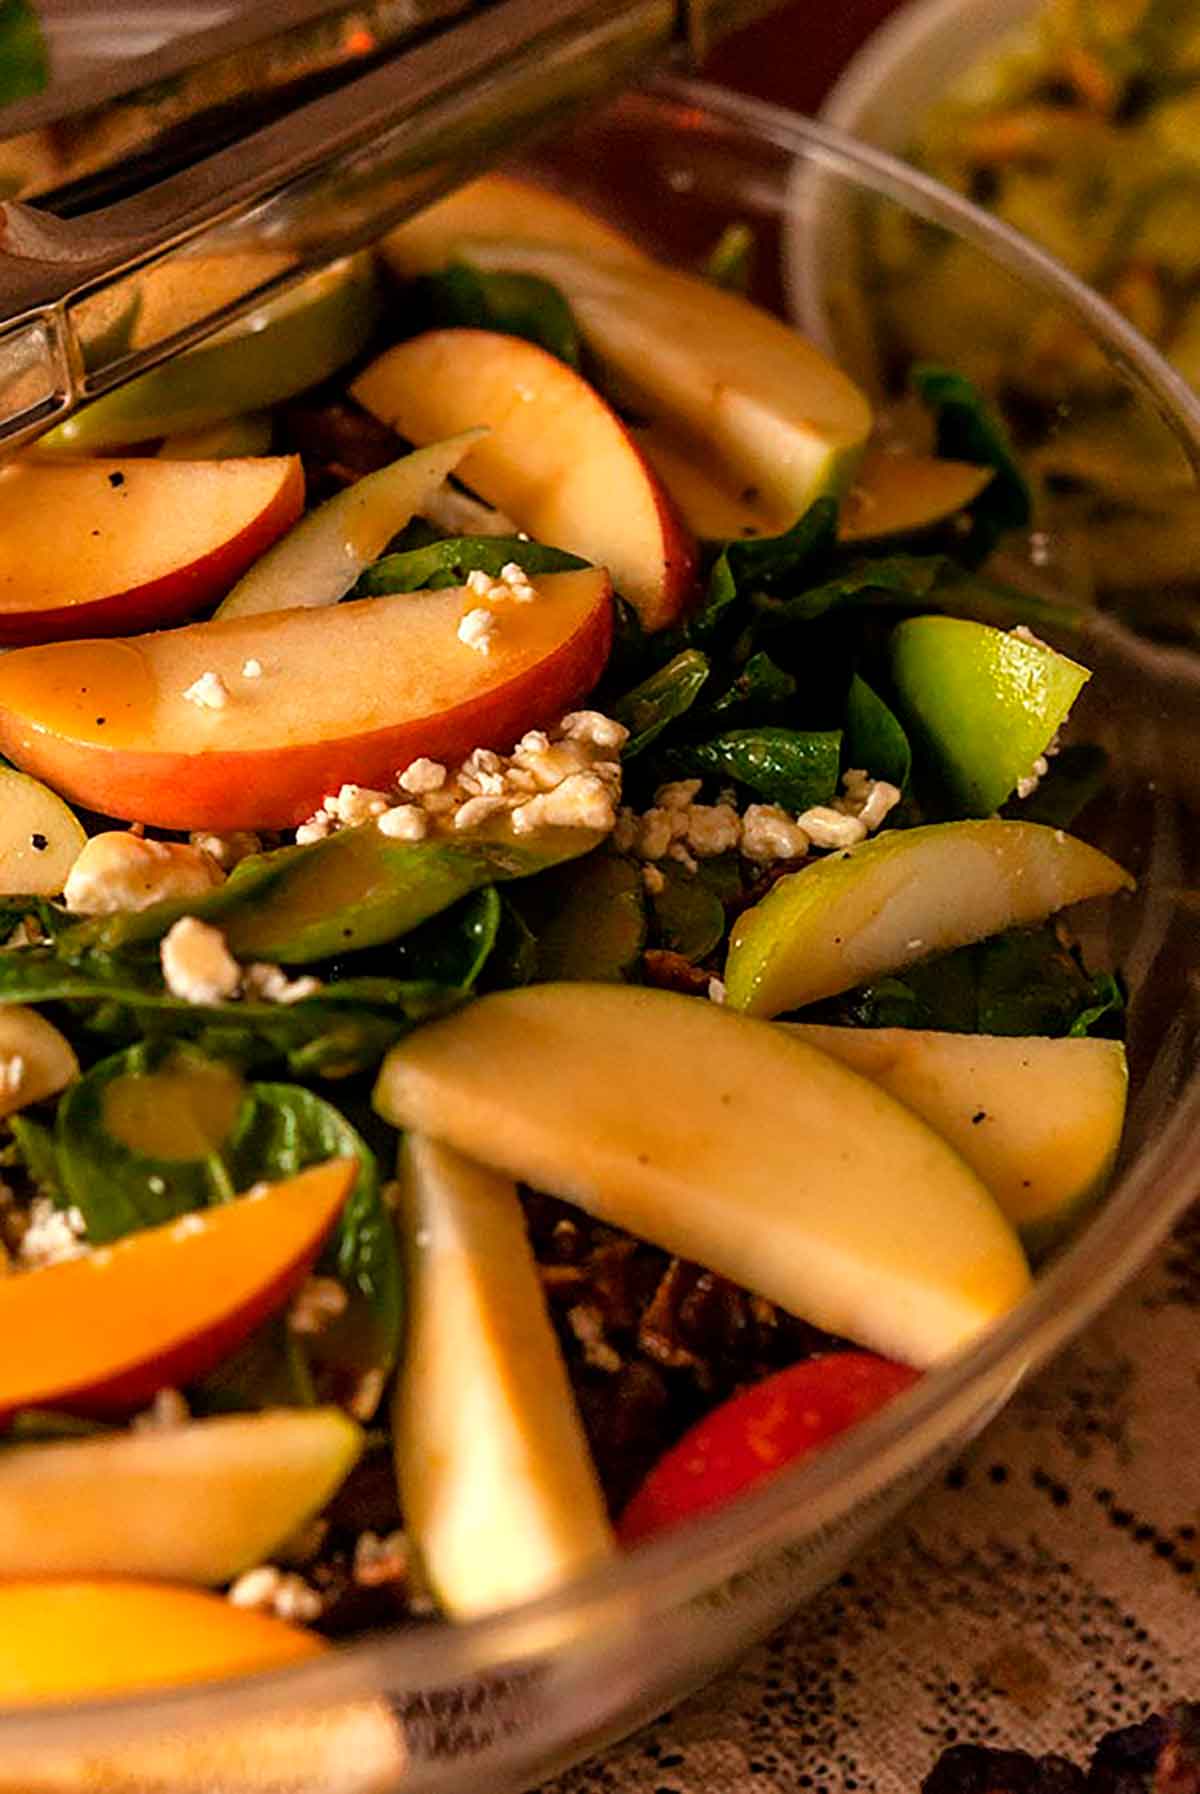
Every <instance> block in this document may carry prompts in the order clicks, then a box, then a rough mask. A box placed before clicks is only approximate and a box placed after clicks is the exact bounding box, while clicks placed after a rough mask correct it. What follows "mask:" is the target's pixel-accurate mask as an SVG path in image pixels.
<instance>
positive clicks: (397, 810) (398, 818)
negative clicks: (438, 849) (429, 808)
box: [375, 804, 429, 841]
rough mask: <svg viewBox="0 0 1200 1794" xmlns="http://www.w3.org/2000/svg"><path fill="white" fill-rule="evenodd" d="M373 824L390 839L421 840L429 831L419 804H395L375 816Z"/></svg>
mask: <svg viewBox="0 0 1200 1794" xmlns="http://www.w3.org/2000/svg"><path fill="white" fill-rule="evenodd" d="M375 826H376V828H377V829H378V830H379V832H380V834H381V835H386V836H387V837H388V839H389V840H390V841H423V840H424V839H425V836H426V835H427V834H428V832H429V824H428V822H427V821H426V820H425V812H424V810H422V809H421V807H420V805H419V804H395V805H393V807H392V808H391V809H390V810H385V811H384V812H383V815H382V816H379V817H377V818H376V823H375Z"/></svg>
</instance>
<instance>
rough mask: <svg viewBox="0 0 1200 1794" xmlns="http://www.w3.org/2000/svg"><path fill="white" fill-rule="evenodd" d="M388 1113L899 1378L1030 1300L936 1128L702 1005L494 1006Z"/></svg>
mask: <svg viewBox="0 0 1200 1794" xmlns="http://www.w3.org/2000/svg"><path fill="white" fill-rule="evenodd" d="M568 1065H569V1066H570V1068H571V1069H570V1076H569V1077H564V1076H563V1067H564V1066H568ZM375 1103H376V1107H377V1108H378V1109H379V1110H380V1112H381V1114H383V1115H384V1116H385V1117H386V1118H387V1120H389V1121H391V1122H392V1123H393V1124H394V1125H395V1126H397V1127H403V1128H416V1129H419V1130H421V1131H422V1132H424V1133H429V1134H432V1135H434V1136H435V1137H436V1138H440V1139H442V1140H444V1141H446V1142H447V1143H448V1144H449V1145H451V1146H453V1147H455V1148H457V1150H458V1151H460V1152H464V1153H468V1154H470V1155H471V1156H472V1157H475V1158H478V1159H480V1160H482V1161H484V1162H485V1163H488V1164H490V1165H493V1166H494V1167H495V1168H496V1169H497V1170H498V1171H502V1172H504V1173H505V1175H507V1176H509V1177H515V1178H518V1179H520V1180H521V1181H522V1182H524V1183H528V1184H531V1185H532V1186H533V1187H534V1188H535V1189H539V1190H547V1191H550V1192H551V1193H553V1194H554V1195H556V1196H561V1197H564V1198H565V1199H566V1200H567V1201H569V1202H574V1203H577V1204H578V1205H579V1206H580V1207H581V1208H583V1209H586V1210H587V1212H588V1213H589V1214H592V1215H595V1216H596V1217H597V1218H598V1219H599V1220H602V1221H607V1222H610V1223H612V1224H613V1225H614V1226H617V1227H624V1228H628V1230H629V1231H630V1232H631V1233H634V1234H637V1235H638V1236H639V1237H640V1238H642V1239H646V1240H650V1241H652V1242H653V1243H654V1244H655V1245H657V1246H661V1247H663V1248H664V1249H665V1250H666V1251H668V1252H676V1253H678V1254H679V1255H680V1256H681V1257H684V1258H689V1259H695V1260H697V1261H698V1262H699V1263H700V1264H703V1265H707V1266H708V1267H709V1268H710V1269H711V1270H714V1271H716V1272H718V1273H719V1274H720V1275H721V1276H723V1277H729V1278H731V1279H732V1280H733V1281H734V1282H735V1283H740V1284H743V1285H745V1287H746V1288H748V1289H751V1290H754V1291H756V1292H757V1293H758V1294H760V1295H763V1296H766V1297H767V1298H768V1299H769V1300H771V1301H773V1302H778V1303H779V1304H780V1305H781V1306H782V1307H784V1308H786V1309H789V1310H790V1311H791V1312H792V1313H794V1314H798V1315H802V1316H803V1317H804V1318H805V1319H806V1320H809V1321H812V1322H813V1323H814V1324H815V1325H816V1326H819V1327H824V1328H827V1329H828V1330H829V1331H830V1332H833V1333H840V1334H842V1335H843V1336H845V1337H846V1338H848V1339H852V1340H856V1341H858V1342H859V1343H861V1344H863V1345H867V1346H870V1347H872V1348H873V1349H874V1350H875V1351H878V1352H882V1353H884V1354H885V1355H886V1356H888V1357H893V1358H899V1359H901V1360H903V1361H904V1362H906V1363H910V1364H915V1365H918V1366H923V1365H926V1364H930V1363H933V1362H935V1361H936V1360H938V1359H940V1358H943V1357H945V1356H946V1355H947V1353H949V1352H953V1351H955V1350H957V1349H958V1347H959V1346H962V1345H965V1344H966V1343H967V1342H968V1341H969V1340H970V1339H972V1338H973V1337H974V1336H975V1335H976V1334H977V1333H978V1332H979V1330H980V1329H981V1328H982V1327H984V1326H986V1325H987V1324H988V1322H989V1321H992V1320H995V1319H996V1318H997V1317H998V1316H1000V1315H1002V1314H1004V1313H1006V1312H1007V1311H1008V1309H1009V1308H1011V1307H1012V1306H1013V1304H1014V1303H1015V1302H1017V1301H1018V1300H1019V1299H1020V1297H1021V1296H1022V1295H1023V1294H1024V1292H1025V1290H1026V1289H1027V1288H1028V1285H1029V1272H1028V1269H1027V1267H1026V1264H1025V1259H1024V1257H1023V1255H1022V1252H1021V1249H1020V1246H1019V1245H1018V1243H1017V1239H1016V1235H1015V1234H1014V1233H1013V1231H1012V1228H1011V1227H1010V1225H1009V1223H1008V1222H1007V1221H1006V1220H1005V1219H1004V1217H1003V1215H1002V1214H1001V1213H1000V1211H999V1209H998V1208H997V1207H996V1204H995V1203H994V1201H993V1200H992V1198H991V1196H990V1195H989V1194H988V1192H987V1190H985V1188H984V1187H983V1185H982V1184H981V1183H980V1181H979V1179H978V1178H977V1177H976V1176H975V1174H974V1172H973V1171H970V1170H969V1169H968V1168H967V1166H966V1165H965V1164H964V1163H963V1161H962V1160H961V1159H960V1158H959V1157H958V1155H957V1153H955V1152H953V1151H951V1149H950V1148H949V1147H948V1146H947V1145H946V1144H945V1143H944V1142H943V1141H942V1140H940V1139H939V1138H938V1136H937V1135H936V1134H935V1133H933V1131H932V1130H931V1129H930V1128H928V1127H926V1125H925V1123H924V1122H922V1121H919V1120H918V1118H917V1117H916V1116H915V1115H914V1114H913V1113H912V1112H911V1111H910V1110H908V1109H906V1108H904V1107H903V1106H902V1105H901V1104H900V1103H897V1102H895V1101H894V1100H893V1098H891V1097H889V1096H887V1095H885V1094H884V1092H883V1091H881V1090H878V1089H877V1088H876V1087H875V1086H874V1085H873V1084H870V1083H868V1082H867V1081H866V1079H864V1078H860V1077H858V1076H857V1074H856V1073H854V1072H851V1071H849V1070H847V1068H846V1067H845V1066H843V1065H839V1064H838V1063H837V1062H836V1061H835V1060H833V1059H831V1058H830V1057H829V1056H828V1055H827V1054H824V1053H818V1052H815V1051H814V1050H813V1049H812V1048H806V1047H804V1046H803V1045H802V1044H801V1043H800V1042H799V1041H797V1040H794V1039H792V1038H790V1037H789V1036H788V1035H786V1034H785V1033H784V1032H783V1030H782V1029H779V1028H772V1027H768V1026H766V1025H764V1024H761V1023H757V1022H750V1021H748V1020H747V1019H746V1018H745V1017H744V1016H736V1015H733V1014H730V1013H727V1012H726V1011H725V1010H723V1009H720V1008H718V1007H717V1006H716V1005H715V1004H712V1003H705V1002H701V1001H698V1000H697V999H696V998H694V997H681V996H676V995H674V994H673V993H671V992H669V991H660V990H647V989H637V988H635V987H633V986H630V985H615V984H541V985H534V986H531V987H530V988H528V989H525V990H512V991H503V992H498V993H496V994H494V995H491V996H486V997H483V998H481V999H480V1000H479V1001H478V1002H475V1003H472V1004H471V1005H470V1006H469V1008H467V1009H463V1010H460V1011H459V1012H458V1013H457V1014H456V1015H453V1016H450V1017H447V1018H446V1019H444V1020H442V1021H436V1022H432V1023H430V1024H429V1025H428V1026H427V1027H424V1028H420V1029H418V1030H417V1031H416V1033H414V1034H413V1035H411V1036H410V1037H409V1038H408V1039H407V1040H405V1041H402V1042H401V1043H400V1045H399V1046H397V1047H394V1048H393V1049H392V1051H391V1052H390V1053H389V1054H388V1057H387V1059H386V1060H385V1062H384V1065H383V1069H382V1071H381V1072H380V1075H379V1081H378V1083H377V1085H376V1089H375Z"/></svg>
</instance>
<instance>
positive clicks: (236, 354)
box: [38, 255, 379, 454]
mask: <svg viewBox="0 0 1200 1794" xmlns="http://www.w3.org/2000/svg"><path fill="white" fill-rule="evenodd" d="M378 316H379V288H378V282H377V277H376V273H375V267H374V263H373V262H372V260H371V258H370V257H369V256H365V255H357V256H351V257H349V258H348V259H346V260H345V261H341V262H335V263H334V264H333V265H332V267H329V268H323V269H322V270H321V271H320V273H318V274H314V275H313V276H312V278H311V279H309V280H306V281H304V282H303V283H302V284H301V285H300V286H298V287H295V288H292V289H291V290H289V291H288V292H285V293H283V294H281V295H280V296H279V297H278V298H276V299H271V300H268V301H267V303H266V304H265V305H264V306H263V307H262V309H261V310H260V311H257V312H251V313H250V315H249V316H248V317H246V318H240V319H238V320H237V322H236V323H233V324H231V325H229V327H228V329H226V330H222V331H221V332H219V334H218V335H216V336H214V337H212V338H211V339H210V340H209V341H208V342H206V343H202V344H201V345H200V347H199V348H198V349H193V350H191V351H190V353H188V354H187V355H181V356H179V357H178V358H177V359H176V360H175V361H169V362H166V363H164V364H163V366H161V367H157V368H151V370H150V371H149V373H146V374H142V375H141V376H140V377H139V378H138V379H136V380H131V381H130V382H129V384H128V385H127V386H119V387H117V388H116V389H115V390H114V391H113V392H109V393H105V394H104V396H103V397H102V398H99V399H96V400H95V401H94V402H93V403H92V404H90V405H86V406H85V407H84V408H83V410H82V411H77V412H76V413H75V415H74V416H73V417H69V418H67V419H66V421H65V423H61V424H59V425H58V427H57V429H54V430H51V431H50V432H49V433H48V434H47V435H46V436H44V437H43V438H42V440H41V442H40V443H39V444H38V449H39V452H40V453H46V452H50V453H56V452H57V453H62V452H64V451H67V452H72V451H73V452H80V451H82V452H84V453H86V454H98V453H100V452H101V451H102V450H104V449H108V448H121V447H124V446H126V445H127V444H129V443H131V442H146V441H149V440H150V438H151V437H154V436H173V435H178V434H181V433H183V432H184V431H192V430H201V429H204V428H206V427H207V426H208V425H209V424H215V423H220V422H221V421H222V420H224V419H225V418H230V417H238V416H240V415H241V414H242V413H243V412H246V411H258V410H262V409H265V408H266V407H267V406H270V405H277V404H279V403H280V402H281V401H282V400H284V399H290V398H292V397H293V396H294V394H296V393H298V392H303V391H305V390H306V388H308V387H310V386H316V385H317V384H318V383H319V382H320V381H322V380H326V379H328V377H329V376H330V374H333V373H336V372H337V370H338V368H340V367H343V366H345V364H346V363H347V362H348V361H353V360H354V358H355V356H356V355H358V354H360V353H361V352H362V350H363V349H364V348H365V347H366V345H367V343H368V341H369V340H370V336H371V332H372V330H373V329H374V328H375V323H376V320H377V318H378Z"/></svg>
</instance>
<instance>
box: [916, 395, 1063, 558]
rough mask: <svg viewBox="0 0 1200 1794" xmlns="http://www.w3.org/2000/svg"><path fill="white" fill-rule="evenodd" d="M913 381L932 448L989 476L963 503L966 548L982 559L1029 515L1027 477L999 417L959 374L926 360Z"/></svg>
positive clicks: (974, 556)
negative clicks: (970, 523) (930, 427)
mask: <svg viewBox="0 0 1200 1794" xmlns="http://www.w3.org/2000/svg"><path fill="white" fill-rule="evenodd" d="M911 378H912V384H913V387H914V389H915V391H916V393H917V396H918V397H919V398H920V400H921V401H922V403H923V404H924V405H925V406H927V407H928V409H929V410H930V411H932V412H933V414H934V417H935V419H936V425H937V452H938V454H939V455H945V456H948V457H950V458H951V459H954V460H958V461H971V462H973V463H974V464H975V465H976V466H977V467H990V468H992V469H993V470H994V477H993V478H992V479H991V480H989V482H988V484H987V485H986V486H985V487H984V489H983V491H982V492H981V493H980V494H979V497H978V498H977V499H975V500H974V501H973V503H972V504H971V505H970V506H968V512H969V515H970V516H971V517H972V519H973V520H974V525H975V528H974V531H973V535H972V539H971V541H970V543H969V544H968V545H967V552H968V554H969V555H972V557H973V558H975V559H983V558H984V557H985V555H986V554H987V553H989V552H990V551H991V549H992V547H993V546H994V545H995V542H996V540H997V538H998V537H999V536H1001V535H1003V534H1004V532H1005V531H1006V530H1012V529H1025V528H1026V527H1027V526H1028V524H1029V521H1030V518H1031V517H1032V515H1033V500H1032V496H1031V494H1030V490H1029V483H1028V481H1027V480H1026V478H1025V475H1024V473H1023V472H1022V471H1021V467H1020V464H1019V462H1018V461H1017V458H1016V455H1015V453H1014V451H1013V446H1012V441H1011V439H1010V437H1009V434H1008V430H1007V429H1006V428H1005V425H1004V422H1003V420H1002V419H1001V418H1000V417H999V416H998V415H997V413H996V412H995V411H994V410H993V408H992V406H991V405H989V403H988V401H987V400H986V399H985V398H984V396H983V394H982V393H981V392H980V391H979V390H978V388H977V387H976V386H974V385H973V384H972V382H971V381H970V380H968V379H967V378H966V376H965V375H964V374H958V373H955V372H954V370H953V369H951V368H943V367H936V366H934V365H933V364H931V363H926V364H925V365H924V366H921V367H916V368H914V369H913V371H912V376H911Z"/></svg>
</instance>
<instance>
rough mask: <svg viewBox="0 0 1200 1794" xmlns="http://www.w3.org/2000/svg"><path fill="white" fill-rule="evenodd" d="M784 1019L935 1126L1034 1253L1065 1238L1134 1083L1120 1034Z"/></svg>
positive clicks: (1108, 1152) (1095, 1180) (1110, 1149)
mask: <svg viewBox="0 0 1200 1794" xmlns="http://www.w3.org/2000/svg"><path fill="white" fill-rule="evenodd" d="M781 1026H783V1027H786V1028H787V1029H788V1032H789V1033H791V1034H793V1035H794V1036H795V1037H796V1038H797V1039H798V1040H803V1041H806V1042H807V1043H808V1045H809V1046H814V1047H819V1048H820V1050H821V1051H822V1052H823V1053H831V1054H832V1055H833V1057H834V1058H835V1059H840V1060H841V1062H842V1064H843V1065H848V1066H850V1067H851V1069H852V1070H853V1071H857V1072H861V1074H862V1075H863V1077H865V1078H870V1079H871V1081H872V1083H875V1084H878V1085H880V1086H881V1087H882V1088H883V1089H884V1090H886V1091H888V1093H889V1094H890V1095H892V1096H894V1097H896V1098H897V1099H898V1100H899V1101H900V1102H902V1103H904V1104H906V1105H907V1107H908V1108H910V1109H912V1110H914V1111H915V1113H916V1114H918V1115H920V1116H921V1118H922V1119H923V1120H924V1121H927V1122H928V1123H929V1125H930V1127H932V1128H935V1129H936V1130H937V1132H938V1133H939V1134H941V1136H942V1138H943V1139H944V1140H948V1141H949V1143H950V1145H951V1146H953V1147H954V1148H955V1150H956V1151H957V1152H959V1153H960V1154H961V1155H962V1157H963V1158H964V1159H965V1160H966V1162H967V1164H968V1165H970V1166H971V1167H972V1169H973V1170H975V1171H977V1172H978V1173H979V1176H980V1177H981V1178H982V1179H983V1181H984V1183H985V1184H986V1185H987V1187H988V1189H989V1190H990V1191H991V1192H992V1195H993V1196H994V1197H995V1198H996V1201H997V1202H998V1203H999V1204H1000V1207H1001V1208H1002V1209H1003V1211H1004V1213H1005V1214H1006V1215H1007V1216H1008V1218H1009V1220H1010V1221H1011V1222H1012V1223H1013V1225H1014V1227H1016V1229H1017V1231H1018V1233H1019V1234H1020V1236H1021V1239H1022V1241H1023V1242H1024V1245H1025V1248H1026V1250H1027V1251H1028V1252H1031V1253H1038V1254H1040V1253H1041V1252H1044V1251H1045V1250H1046V1248H1047V1247H1048V1246H1050V1245H1052V1244H1053V1243H1054V1241H1055V1240H1057V1239H1059V1238H1061V1237H1062V1235H1063V1234H1064V1233H1066V1232H1067V1231H1068V1230H1069V1229H1070V1228H1071V1227H1072V1226H1073V1224H1074V1223H1075V1221H1076V1220H1077V1219H1078V1218H1079V1216H1080V1215H1081V1214H1082V1213H1083V1211H1084V1210H1085V1209H1086V1208H1087V1207H1088V1205H1089V1204H1090V1203H1091V1202H1092V1201H1094V1199H1095V1198H1096V1197H1097V1196H1099V1195H1100V1193H1101V1192H1102V1191H1103V1189H1104V1186H1105V1184H1106V1183H1107V1181H1108V1176H1109V1173H1110V1172H1111V1170H1112V1166H1113V1161H1114V1160H1115V1158H1116V1156H1117V1148H1118V1147H1119V1145H1120V1143H1121V1129H1122V1126H1123V1125H1124V1120H1125V1096H1126V1087H1127V1084H1128V1071H1127V1068H1126V1064H1125V1048H1124V1047H1123V1046H1122V1045H1121V1043H1120V1041H1119V1040H1046V1039H1042V1038H1039V1037H1033V1038H1030V1037H1022V1036H1019V1035H1010V1036H1002V1035H994V1034H939V1033H934V1032H929V1031H926V1030H923V1029H919V1028H829V1027H823V1026H819V1025H818V1024H816V1023H800V1022H784V1023H782V1024H781Z"/></svg>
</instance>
